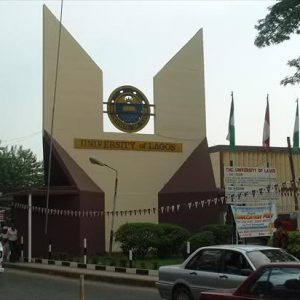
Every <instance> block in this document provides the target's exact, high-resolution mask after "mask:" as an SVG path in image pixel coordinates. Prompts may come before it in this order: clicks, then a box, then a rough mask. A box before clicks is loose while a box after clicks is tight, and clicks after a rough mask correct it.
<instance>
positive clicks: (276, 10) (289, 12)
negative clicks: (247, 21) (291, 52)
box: [254, 0, 300, 85]
mask: <svg viewBox="0 0 300 300" xmlns="http://www.w3.org/2000/svg"><path fill="white" fill-rule="evenodd" d="M268 10H269V13H268V14H267V15H266V17H265V18H264V19H261V20H259V21H258V25H256V26H255V28H256V29H257V30H258V36H257V37H256V39H255V42H254V43H255V45H256V46H257V47H260V48H261V47H266V46H270V45H272V44H279V43H281V42H284V41H286V40H289V39H290V36H291V35H292V34H300V0H281V1H278V2H277V3H276V4H274V5H273V6H271V7H269V8H268ZM288 65H289V66H290V67H294V68H296V72H295V73H294V74H293V75H292V76H288V77H286V78H284V79H283V80H282V81H281V82H280V83H281V84H283V85H287V84H295V83H300V57H298V58H295V59H292V60H289V61H288Z"/></svg>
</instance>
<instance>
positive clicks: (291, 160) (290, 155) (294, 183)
mask: <svg viewBox="0 0 300 300" xmlns="http://www.w3.org/2000/svg"><path fill="white" fill-rule="evenodd" d="M287 143H288V149H289V160H290V167H291V172H292V185H293V192H294V202H295V210H296V211H298V210H299V206H298V197H297V187H296V180H295V169H294V162H293V156H292V149H291V141H290V137H289V136H288V137H287Z"/></svg>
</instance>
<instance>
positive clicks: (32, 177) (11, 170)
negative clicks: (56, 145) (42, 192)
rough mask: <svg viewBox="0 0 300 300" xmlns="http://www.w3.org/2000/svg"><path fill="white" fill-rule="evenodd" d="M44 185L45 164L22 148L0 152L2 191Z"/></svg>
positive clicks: (4, 149) (5, 148)
mask: <svg viewBox="0 0 300 300" xmlns="http://www.w3.org/2000/svg"><path fill="white" fill-rule="evenodd" d="M43 185H44V175H43V163H42V162H40V161H37V158H36V156H35V155H34V154H33V152H32V151H31V150H30V149H23V148H22V146H19V147H17V146H12V147H11V148H10V149H8V147H4V148H3V149H1V150H0V191H1V192H7V191H10V190H12V189H16V188H28V187H41V186H43Z"/></svg>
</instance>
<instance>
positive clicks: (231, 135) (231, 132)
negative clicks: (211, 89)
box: [226, 93, 235, 150]
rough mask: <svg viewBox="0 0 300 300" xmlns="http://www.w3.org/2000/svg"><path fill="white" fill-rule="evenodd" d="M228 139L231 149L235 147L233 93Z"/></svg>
mask: <svg viewBox="0 0 300 300" xmlns="http://www.w3.org/2000/svg"><path fill="white" fill-rule="evenodd" d="M226 140H228V141H229V143H230V148H231V150H234V149H235V128H234V103H233V93H231V107H230V116H229V124H228V134H227V137H226Z"/></svg>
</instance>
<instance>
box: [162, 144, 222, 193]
mask: <svg viewBox="0 0 300 300" xmlns="http://www.w3.org/2000/svg"><path fill="white" fill-rule="evenodd" d="M216 190H217V188H216V184H215V179H214V174H213V169H212V165H211V160H210V156H209V153H208V144H207V140H206V138H205V139H204V140H203V141H202V142H201V143H200V145H199V146H198V147H197V148H196V149H195V150H194V151H193V152H192V154H191V155H190V156H189V157H188V159H187V160H186V161H185V162H184V163H183V164H182V166H181V167H180V168H179V169H178V170H177V172H176V173H175V174H174V176H173V177H172V178H171V179H170V180H169V182H168V183H167V184H166V185H165V186H164V187H163V188H162V190H161V191H160V192H159V194H181V193H199V192H200V193H202V192H209V191H216Z"/></svg>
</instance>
